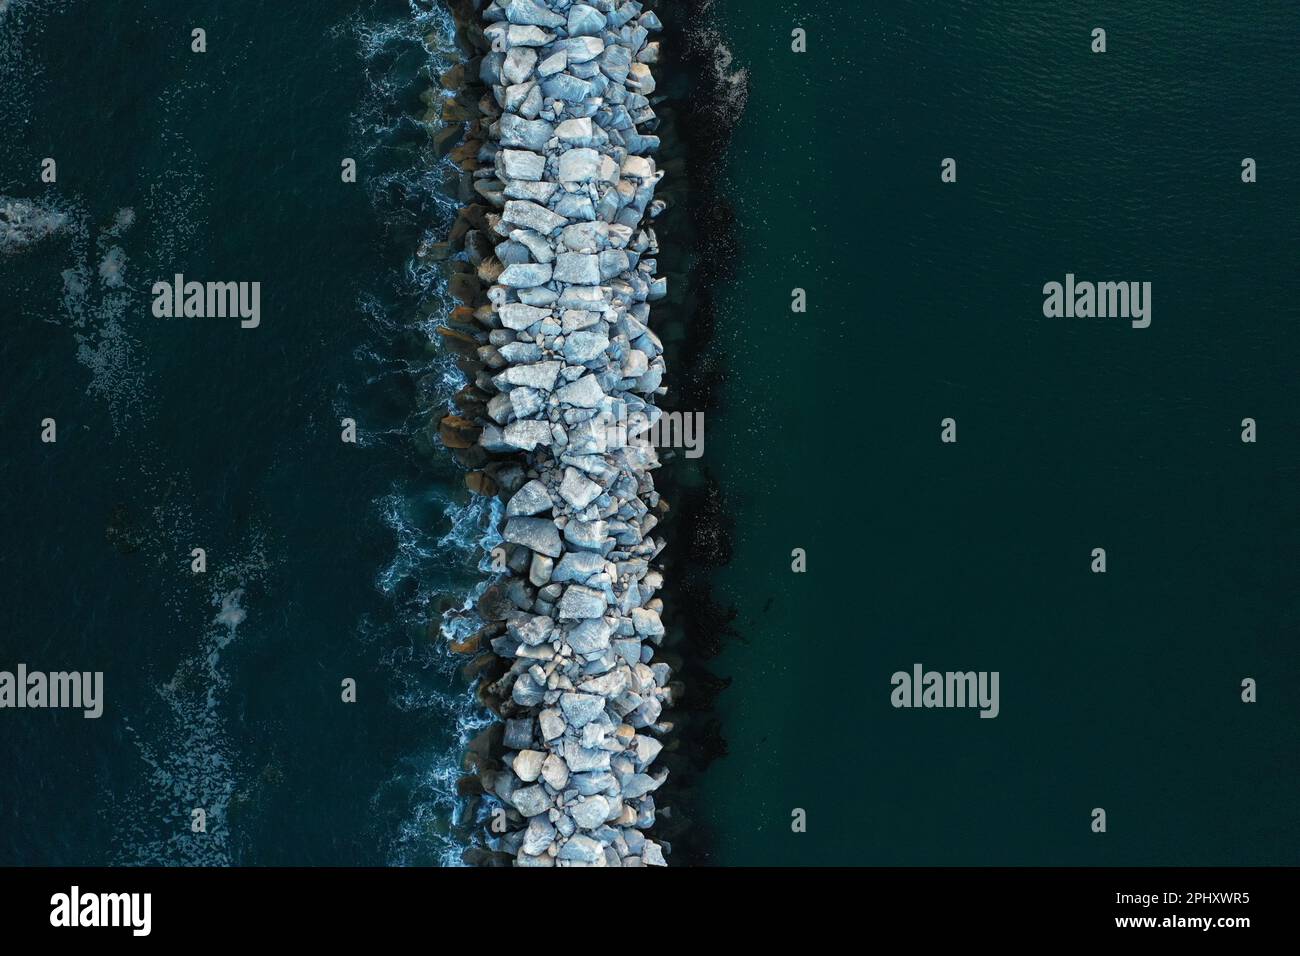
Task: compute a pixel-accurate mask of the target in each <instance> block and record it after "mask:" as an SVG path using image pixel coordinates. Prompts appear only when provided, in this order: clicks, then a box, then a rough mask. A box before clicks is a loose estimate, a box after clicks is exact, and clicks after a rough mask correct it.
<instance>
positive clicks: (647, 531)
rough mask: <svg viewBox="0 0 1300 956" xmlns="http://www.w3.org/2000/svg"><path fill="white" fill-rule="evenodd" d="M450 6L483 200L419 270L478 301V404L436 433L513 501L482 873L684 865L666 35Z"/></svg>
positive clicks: (446, 144)
mask: <svg viewBox="0 0 1300 956" xmlns="http://www.w3.org/2000/svg"><path fill="white" fill-rule="evenodd" d="M451 8H452V10H453V13H454V15H455V18H456V22H457V26H458V38H459V40H460V42H461V46H462V48H463V49H464V50H465V51H466V53H467V55H468V58H467V59H466V61H465V62H464V63H463V64H461V65H459V66H457V67H455V68H453V69H452V70H451V71H449V73H448V74H446V75H444V77H443V78H442V83H443V86H444V87H445V88H447V89H449V90H457V93H456V95H455V96H454V97H451V98H447V99H444V100H443V103H442V108H441V111H440V116H441V118H442V119H443V120H446V121H449V122H450V123H453V124H454V123H461V122H463V123H465V124H466V125H465V126H464V127H463V133H464V137H465V138H464V140H463V142H461V143H459V145H454V146H453V145H452V144H453V143H454V142H455V138H456V137H455V134H457V133H459V132H461V128H459V127H457V126H454V125H453V126H448V127H446V129H444V130H442V131H440V132H439V134H437V136H436V137H435V147H436V148H439V150H440V151H445V152H446V153H447V154H448V155H450V157H451V158H452V160H453V161H454V162H456V163H457V165H458V166H459V167H460V168H461V170H462V171H463V172H462V190H463V194H468V196H472V201H470V202H469V203H468V204H467V205H466V206H465V207H464V208H462V209H461V211H460V214H459V215H458V217H457V220H456V222H455V224H454V226H453V228H452V231H451V235H450V236H449V237H448V240H447V241H446V242H445V243H437V244H431V245H430V246H428V247H426V248H423V249H422V250H421V255H422V257H423V258H426V259H429V258H432V259H445V260H447V262H446V264H447V267H448V268H449V270H450V272H451V275H450V290H451V294H452V295H453V296H454V297H455V299H456V300H457V301H458V302H459V303H460V304H459V306H458V307H456V308H455V309H453V310H452V311H451V313H450V315H449V316H448V319H447V324H446V325H445V326H444V327H442V328H440V329H439V330H438V331H439V333H440V335H441V336H442V337H443V339H444V342H445V343H446V344H447V345H448V346H450V347H451V348H452V349H453V350H455V351H456V352H457V354H458V355H460V356H461V367H462V369H463V370H464V371H465V372H466V374H467V375H468V376H469V377H470V378H471V383H470V384H469V385H467V386H466V387H465V388H464V389H462V391H461V392H460V393H459V394H458V395H457V397H456V405H457V409H458V411H457V412H456V413H453V414H449V415H447V416H445V417H444V418H442V420H441V421H440V423H439V435H440V437H441V438H442V441H443V444H444V445H446V446H447V447H448V448H451V449H453V450H454V452H455V453H456V455H457V456H458V457H459V458H460V460H461V461H462V462H463V463H464V464H465V465H466V466H467V467H468V468H470V469H471V470H470V472H469V473H468V474H467V475H466V483H467V484H468V485H469V487H470V488H471V490H473V491H475V492H476V493H479V494H485V495H497V496H498V497H499V498H500V499H501V501H502V502H503V503H504V509H503V510H504V518H503V526H502V528H501V533H502V538H503V543H502V544H501V545H500V547H498V548H496V549H494V551H493V563H494V569H495V570H497V571H499V572H500V577H499V578H498V579H494V580H493V582H492V583H491V584H490V585H489V586H488V587H487V588H486V590H485V591H484V592H483V594H482V596H481V598H480V600H479V602H478V613H479V615H480V616H481V617H482V618H483V620H484V621H485V625H484V627H483V628H482V629H481V630H479V631H478V632H477V633H475V634H474V635H472V636H471V637H470V638H468V639H466V640H464V641H462V642H459V644H458V645H457V646H453V648H452V649H453V650H454V651H457V652H461V653H469V654H476V655H478V656H477V657H476V659H475V660H474V661H473V664H472V669H473V671H474V672H475V673H477V675H478V676H479V677H480V678H481V679H480V681H479V684H478V687H479V694H480V697H481V699H482V700H483V702H484V703H485V704H486V705H487V706H488V707H489V708H491V709H492V710H493V711H494V712H495V713H497V714H498V715H499V716H500V717H501V718H502V723H501V724H497V725H495V727H494V728H493V732H492V733H490V734H489V735H487V737H486V739H483V740H480V741H476V742H475V745H474V746H472V747H471V753H470V755H469V759H470V763H471V766H472V769H473V770H474V771H475V778H476V779H475V780H471V781H469V782H467V783H466V786H465V787H463V790H464V791H465V792H467V793H469V794H473V793H474V792H475V791H478V790H480V789H481V792H482V793H484V794H486V795H488V809H489V810H490V811H491V812H489V813H486V814H484V816H485V818H486V819H487V822H488V827H487V832H486V834H485V846H484V847H483V848H480V849H479V850H478V851H477V852H471V853H470V854H468V855H467V859H469V860H470V861H471V862H487V863H493V862H506V861H513V862H514V863H515V864H516V865H524V866H551V865H579V866H584V865H585V866H639V865H663V864H664V863H665V862H666V860H665V857H666V854H667V853H668V851H669V849H670V848H669V846H668V845H667V843H666V842H664V841H662V840H656V839H653V838H652V837H651V836H650V835H648V832H647V831H649V830H650V829H651V828H652V827H653V826H654V824H655V820H656V816H657V815H658V814H660V813H662V812H664V811H662V810H660V809H659V808H657V807H656V805H655V796H654V794H655V791H656V790H658V789H659V788H660V786H661V785H662V784H663V783H664V781H665V779H666V778H667V771H666V770H663V769H660V768H656V767H655V766H654V764H655V759H656V757H657V756H658V755H659V753H660V751H661V750H662V749H663V742H662V740H661V737H662V736H663V735H664V734H665V733H667V732H668V731H669V730H670V729H671V724H670V723H668V722H667V721H665V720H664V719H663V711H664V708H665V707H667V706H669V705H671V704H672V703H673V700H674V697H675V696H678V695H680V685H679V684H677V683H676V682H674V681H673V680H672V672H671V669H670V668H669V666H668V664H666V663H664V662H663V661H662V660H660V659H658V656H657V653H656V652H657V651H658V649H659V647H660V645H662V643H663V639H664V626H663V624H662V622H661V618H660V615H661V612H662V610H663V605H662V601H661V600H660V599H659V598H657V597H656V596H655V595H656V592H657V591H659V590H660V589H661V588H662V586H663V576H662V573H661V571H660V569H659V567H658V566H657V563H656V559H657V557H658V555H659V553H660V551H661V550H662V548H663V544H664V543H663V539H662V537H657V536H655V535H654V534H652V532H653V531H654V529H655V527H656V525H657V524H658V522H659V519H660V517H661V516H662V515H663V514H665V513H666V512H667V510H668V506H667V503H666V502H665V501H663V500H662V499H661V498H660V497H659V495H658V493H657V492H656V491H655V487H654V482H653V479H652V477H651V472H652V470H653V469H655V468H657V467H658V465H659V460H658V455H657V453H656V450H655V449H654V448H653V447H650V446H649V445H647V444H645V443H644V442H639V441H637V440H636V437H637V436H638V435H639V434H641V433H643V432H645V431H648V430H649V429H650V428H651V427H652V426H653V425H654V423H655V422H656V421H657V420H658V417H659V414H660V412H659V409H658V408H657V407H656V405H655V399H656V398H657V397H658V396H661V395H663V394H664V393H665V392H666V388H665V386H664V385H663V378H664V372H665V367H664V361H663V346H662V344H661V342H660V341H659V338H658V337H657V336H656V335H655V333H654V332H652V331H651V330H650V328H649V320H650V303H651V302H653V301H656V300H658V299H661V298H663V297H664V295H665V294H666V280H665V279H664V278H662V277H658V276H656V274H655V273H656V260H655V255H656V253H657V248H658V247H657V237H656V236H655V232H654V229H653V228H652V226H651V225H650V220H651V219H652V218H653V217H654V216H655V215H657V214H658V213H659V212H660V211H661V210H662V208H663V204H662V203H661V202H657V201H656V200H655V198H654V192H655V186H656V184H657V183H658V182H659V180H660V178H661V176H662V173H661V172H660V171H659V170H658V169H657V168H656V165H655V162H654V159H653V158H652V155H651V154H653V153H654V151H655V150H656V149H657V147H658V137H657V136H656V135H655V134H654V133H655V130H656V128H657V119H656V116H655V112H654V110H653V108H652V107H651V105H650V99H649V97H650V96H651V95H652V94H653V93H654V90H655V81H654V78H653V76H652V74H651V64H653V63H655V62H656V61H657V59H658V53H659V49H658V44H657V43H656V42H655V41H654V40H653V39H652V37H653V35H654V34H655V32H657V31H658V30H659V29H660V28H661V24H660V22H659V19H658V17H657V16H656V14H655V13H654V11H653V10H650V9H648V7H647V5H646V4H644V3H641V2H638V0H587V2H581V3H579V2H573V0H491V2H484V0H456V2H452V3H451ZM448 131H452V132H448ZM471 190H472V192H471ZM614 426H618V427H614ZM498 738H499V739H498Z"/></svg>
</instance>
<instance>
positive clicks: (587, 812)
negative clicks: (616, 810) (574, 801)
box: [569, 795, 609, 830]
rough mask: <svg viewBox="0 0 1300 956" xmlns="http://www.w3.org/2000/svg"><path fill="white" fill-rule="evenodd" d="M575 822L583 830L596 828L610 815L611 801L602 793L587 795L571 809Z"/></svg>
mask: <svg viewBox="0 0 1300 956" xmlns="http://www.w3.org/2000/svg"><path fill="white" fill-rule="evenodd" d="M569 815H570V816H572V817H573V822H574V823H576V824H577V825H578V826H579V827H580V828H581V829H583V830H594V829H596V828H597V827H598V826H600V825H601V824H603V823H604V822H605V819H606V818H607V817H608V816H609V801H608V800H606V799H605V798H604V797H602V796H600V795H596V796H591V797H587V798H586V799H585V800H583V801H581V802H580V803H579V804H578V805H577V806H575V807H574V808H573V809H572V810H570V811H569Z"/></svg>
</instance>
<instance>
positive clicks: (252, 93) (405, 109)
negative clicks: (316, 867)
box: [0, 0, 483, 864]
mask: <svg viewBox="0 0 1300 956" xmlns="http://www.w3.org/2000/svg"><path fill="white" fill-rule="evenodd" d="M196 26H197V27H203V28H204V29H205V30H206V32H207V43H208V51H207V52H206V53H204V54H197V53H193V52H191V49H190V45H191V30H192V28H194V27H196ZM426 36H428V37H429V39H428V41H426V40H425V39H424V37H426ZM448 38H449V28H448V22H447V21H446V20H445V18H444V17H443V16H441V15H438V14H435V15H431V16H430V15H422V14H421V13H420V11H419V10H417V9H414V8H412V7H410V6H408V5H407V4H406V3H403V2H378V0H377V2H364V3H357V2H326V3H318V2H312V3H296V4H288V5H286V4H282V3H258V2H245V3H240V4H236V5H231V4H226V3H222V4H219V3H215V2H211V3H197V4H188V5H185V6H184V7H183V8H182V7H181V6H180V5H177V4H173V3H168V2H146V3H137V2H131V3H126V2H122V3H117V2H111V3H101V2H95V3H88V2H39V0H36V2H25V0H19V2H16V3H9V4H8V5H7V7H6V9H5V11H4V13H2V14H0V91H3V92H2V93H0V110H2V111H3V114H2V116H0V119H2V120H3V127H4V129H5V135H4V136H3V137H2V138H0V194H2V195H6V196H10V197H21V198H29V199H37V200H39V201H40V202H41V203H43V204H45V205H46V206H48V207H49V208H50V209H52V210H55V211H57V212H58V213H59V214H62V215H63V216H65V217H66V221H67V225H66V227H65V228H64V229H63V230H62V231H61V232H60V233H58V234H56V235H54V236H52V237H50V238H48V239H45V240H44V241H42V242H41V243H40V244H39V246H37V247H34V248H32V249H30V250H28V251H26V252H24V253H22V254H19V255H12V256H7V257H4V258H3V259H0V290H2V291H0V301H2V302H3V313H4V329H5V334H4V337H3V340H2V342H0V353H2V354H0V367H2V368H3V369H4V376H5V400H4V402H3V403H2V405H0V430H2V431H3V433H4V434H5V435H7V436H9V437H8V439H7V441H6V448H5V454H4V457H3V459H2V463H0V469H2V472H0V474H2V478H0V485H2V486H3V488H4V495H3V497H2V499H0V500H2V502H3V503H2V504H0V509H2V513H0V522H2V523H3V526H4V528H5V537H6V546H5V548H4V570H3V582H4V583H3V585H0V587H3V594H4V597H3V602H2V603H3V605H4V607H5V608H6V609H7V612H8V613H7V615H6V617H7V622H6V625H5V626H4V628H3V629H2V630H0V661H3V662H4V663H3V666H5V667H7V668H12V666H13V665H15V664H16V663H17V662H19V661H22V662H25V663H27V664H28V666H29V667H31V668H32V669H44V670H60V669H77V670H87V671H94V670H102V671H103V672H104V675H105V677H104V679H105V684H106V690H105V694H106V698H107V702H106V711H105V714H104V716H103V717H102V718H101V719H99V720H86V719H83V718H82V717H81V716H80V714H79V713H69V712H56V711H44V712H39V711H24V712H16V711H6V712H5V714H4V732H3V734H0V767H3V771H2V772H0V774H2V776H3V778H4V780H5V784H4V786H3V787H0V821H2V823H0V832H2V833H3V836H0V862H3V863H10V864H12V863H20V862H21V863H49V864H54V863H108V862H184V863H239V864H284V863H306V864H312V863H331V864H361V863H372V864H373V863H385V862H413V863H422V862H438V861H442V860H444V859H445V860H452V859H455V858H457V857H458V854H459V851H458V849H457V847H456V842H455V840H453V839H452V838H451V837H450V836H449V835H448V834H449V826H450V819H451V814H452V797H453V788H454V783H455V777H456V770H457V764H458V761H459V754H460V747H461V742H462V737H463V735H464V733H465V732H466V730H467V729H469V728H472V726H473V725H474V723H475V722H477V721H478V720H479V717H478V715H477V713H476V712H475V711H474V709H473V707H472V706H471V703H470V697H469V695H468V693H467V692H466V685H465V683H464V682H463V681H462V680H461V679H460V678H459V677H458V676H457V675H456V673H455V665H454V663H453V662H452V661H451V660H450V659H449V658H448V656H447V655H446V654H445V653H444V652H443V651H442V650H440V645H439V644H438V643H437V642H436V641H435V640H434V639H433V638H434V637H435V636H436V631H437V628H438V624H439V622H440V620H441V615H442V613H443V611H444V610H446V609H447V608H448V607H454V606H460V604H461V603H462V602H463V601H464V599H465V597H466V595H467V594H468V593H469V591H470V588H471V587H472V585H473V584H474V583H475V582H476V581H477V579H478V574H477V572H476V571H475V569H474V567H473V562H474V561H475V560H476V559H477V557H476V554H475V550H474V549H475V545H476V539H477V537H478V536H479V534H480V533H481V527H482V517H483V516H482V514H481V513H480V512H479V511H477V510H471V511H465V510H464V505H465V504H466V502H467V500H468V497H467V495H466V493H465V491H464V488H463V486H462V484H461V478H460V474H459V472H458V471H457V469H456V467H455V466H454V465H453V464H452V463H451V462H450V460H449V459H447V458H446V456H442V455H439V456H435V457H432V458H429V457H422V456H420V455H418V454H417V453H416V452H415V451H414V450H413V446H412V442H411V441H410V440H409V436H410V435H411V434H412V433H413V432H415V431H416V430H417V429H418V428H419V427H420V426H422V425H423V424H424V418H426V417H427V413H422V412H421V411H420V409H421V407H422V405H424V404H429V403H433V402H435V401H436V399H437V398H438V397H439V396H440V395H442V397H444V398H445V396H446V395H448V394H450V392H451V391H452V390H454V387H455V379H456V373H455V371H454V369H453V368H452V367H451V366H450V365H449V364H447V363H446V361H445V360H444V359H441V358H440V357H438V356H431V355H429V354H427V353H426V352H425V351H424V350H422V349H419V348H416V347H413V346H412V345H410V344H409V340H408V339H407V338H405V337H404V332H405V331H406V330H408V329H409V328H411V327H418V326H419V324H420V323H421V322H423V321H425V320H424V319H423V317H422V311H421V305H422V303H428V304H429V305H428V306H426V310H427V309H428V308H429V307H432V306H436V304H437V302H438V298H437V296H438V288H439V279H438V277H437V276H435V275H432V274H429V273H422V272H420V271H418V270H415V269H412V268H411V267H409V265H408V263H409V262H410V260H411V256H412V252H413V250H414V249H415V247H416V245H417V243H418V242H419V240H420V238H421V237H422V235H424V234H425V233H426V232H429V233H438V232H445V230H446V228H447V225H448V223H449V221H450V219H449V216H450V215H451V212H452V211H454V207H453V206H448V202H449V200H447V199H446V198H445V197H444V192H443V186H444V178H445V175H446V174H445V170H443V169H440V168H439V166H438V164H437V163H436V162H435V160H434V159H433V157H432V156H430V155H429V154H428V152H427V147H428V137H427V133H426V131H425V130H424V128H423V127H421V126H420V125H419V124H418V122H416V120H415V119H413V117H418V116H419V115H420V114H421V113H422V112H423V109H424V107H423V104H421V103H420V101H419V96H420V94H421V93H422V92H423V91H424V90H425V89H426V88H427V87H428V73H429V71H430V70H435V71H436V70H437V69H439V68H440V67H441V68H445V67H446V65H447V62H446V57H445V53H446V49H447V45H448ZM47 156H48V157H54V158H55V159H56V160H57V163H58V179H57V183H55V184H52V185H47V184H42V183H40V182H39V181H38V175H39V170H40V162H41V160H42V158H44V157H47ZM344 157H352V158H355V159H356V160H357V162H358V166H359V182H358V183H356V184H347V183H343V182H342V181H341V177H340V163H341V161H342V159H343V158H344ZM177 272H180V273H184V274H185V275H186V276H187V277H188V278H194V279H200V280H223V281H259V282H261V289H262V299H261V309H262V319H261V325H260V327H259V328H256V329H249V330H243V329H241V328H240V327H239V324H238V322H237V321H236V320H230V319H216V318H213V319H199V318H191V319H174V320H166V319H156V318H154V317H153V316H152V314H151V312H150V306H151V302H152V298H151V296H150V294H149V293H150V288H151V286H152V284H153V282H155V281H156V280H158V279H169V278H170V277H171V276H172V275H173V274H174V273H177ZM417 381H420V382H421V383H422V384H421V385H419V386H417V385H416V384H415V383H416V382H417ZM47 416H48V417H53V418H55V419H56V421H57V428H58V441H57V443H55V444H42V443H41V442H40V441H39V433H40V424H39V423H40V421H41V420H42V419H43V418H45V417H47ZM344 417H351V418H354V419H355V420H356V421H357V423H358V431H359V441H358V442H357V444H355V445H351V444H344V443H343V442H342V441H341V440H340V432H341V425H340V421H341V419H342V418H344ZM195 547H202V548H204V549H206V552H207V561H208V569H207V572H206V574H195V573H192V571H191V569H190V560H191V559H190V553H191V550H192V549H193V548H195ZM345 678H352V679H354V680H355V681H356V683H357V688H358V690H357V701H356V703H352V704H348V703H344V702H343V701H342V700H341V685H342V681H343V680H344V679H345ZM196 807H198V808H203V809H204V810H205V811H206V815H207V832H206V833H203V834H195V833H192V832H191V827H190V824H191V819H192V817H191V811H192V810H193V809H194V808H196Z"/></svg>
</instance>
